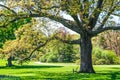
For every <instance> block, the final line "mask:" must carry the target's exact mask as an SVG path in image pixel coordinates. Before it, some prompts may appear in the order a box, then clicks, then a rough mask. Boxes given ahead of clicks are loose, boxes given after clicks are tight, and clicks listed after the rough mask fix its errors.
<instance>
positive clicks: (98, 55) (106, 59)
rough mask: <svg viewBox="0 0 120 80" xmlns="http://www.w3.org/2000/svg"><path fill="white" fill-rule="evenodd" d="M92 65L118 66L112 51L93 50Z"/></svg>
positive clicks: (117, 59)
mask: <svg viewBox="0 0 120 80" xmlns="http://www.w3.org/2000/svg"><path fill="white" fill-rule="evenodd" d="M92 59H93V64H98V65H99V64H120V60H119V57H117V55H116V54H115V52H113V51H112V50H103V49H101V48H98V47H96V48H94V49H93V56H92Z"/></svg>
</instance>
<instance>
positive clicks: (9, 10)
mask: <svg viewBox="0 0 120 80" xmlns="http://www.w3.org/2000/svg"><path fill="white" fill-rule="evenodd" d="M0 6H1V7H4V8H6V9H8V10H9V11H11V12H12V13H14V14H16V15H17V13H16V12H15V11H14V10H12V9H10V8H9V7H7V6H4V5H2V4H0Z"/></svg>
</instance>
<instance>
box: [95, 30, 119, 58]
mask: <svg viewBox="0 0 120 80" xmlns="http://www.w3.org/2000/svg"><path fill="white" fill-rule="evenodd" d="M103 34H104V35H103ZM96 41H97V42H98V43H99V46H101V47H102V48H103V49H107V50H113V51H115V53H116V55H118V56H119V55H120V32H119V31H112V30H110V31H106V32H103V33H102V34H100V35H99V37H97V40H96Z"/></svg>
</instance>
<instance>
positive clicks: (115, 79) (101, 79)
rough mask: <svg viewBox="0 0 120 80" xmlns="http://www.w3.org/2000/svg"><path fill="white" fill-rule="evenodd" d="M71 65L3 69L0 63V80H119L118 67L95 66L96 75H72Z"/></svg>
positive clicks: (31, 65)
mask: <svg viewBox="0 0 120 80" xmlns="http://www.w3.org/2000/svg"><path fill="white" fill-rule="evenodd" d="M78 67H79V66H78V65H75V64H72V63H35V62H30V63H29V64H24V65H23V66H18V65H17V66H13V67H11V68H8V67H5V62H4V64H3V63H2V61H1V63H0V80H120V65H95V66H94V69H95V71H96V74H84V73H79V74H78V73H73V71H72V70H73V69H77V68H78Z"/></svg>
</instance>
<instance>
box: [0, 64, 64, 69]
mask: <svg viewBox="0 0 120 80" xmlns="http://www.w3.org/2000/svg"><path fill="white" fill-rule="evenodd" d="M60 67H63V66H51V65H22V66H17V65H14V66H12V67H7V66H0V69H6V68H7V69H8V68H10V69H30V68H32V69H37V68H60Z"/></svg>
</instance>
